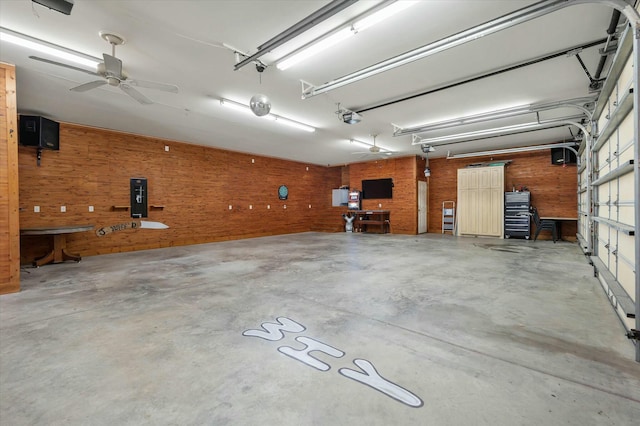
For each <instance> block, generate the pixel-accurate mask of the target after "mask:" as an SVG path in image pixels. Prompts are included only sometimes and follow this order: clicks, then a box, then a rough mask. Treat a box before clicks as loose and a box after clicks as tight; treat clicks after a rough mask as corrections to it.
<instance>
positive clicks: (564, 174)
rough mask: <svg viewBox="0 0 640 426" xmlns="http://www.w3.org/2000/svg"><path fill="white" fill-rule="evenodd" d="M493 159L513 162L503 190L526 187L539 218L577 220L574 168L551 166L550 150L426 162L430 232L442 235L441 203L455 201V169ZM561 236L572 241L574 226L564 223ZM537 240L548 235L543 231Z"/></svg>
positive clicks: (574, 233)
mask: <svg viewBox="0 0 640 426" xmlns="http://www.w3.org/2000/svg"><path fill="white" fill-rule="evenodd" d="M493 160H495V161H498V160H512V162H511V163H510V164H509V165H508V166H507V167H506V169H505V191H511V190H512V189H513V187H516V188H520V187H521V186H526V187H527V188H528V189H529V190H530V191H531V204H532V205H534V206H536V207H537V208H538V211H539V212H540V214H541V215H542V216H562V217H577V210H578V208H577V202H578V201H577V189H578V186H577V185H578V184H577V171H576V165H575V164H574V165H566V166H559V165H552V164H551V151H550V150H542V151H531V152H526V153H518V154H504V155H494V156H492V157H488V156H487V157H474V158H460V159H451V160H447V159H446V158H436V159H430V160H429V164H430V167H431V177H430V178H429V179H430V187H429V232H438V233H440V232H442V202H443V201H456V198H457V184H456V181H457V170H458V169H460V168H463V167H466V166H467V165H469V164H473V163H481V162H486V161H493ZM562 234H563V237H565V238H566V239H568V240H575V235H576V223H574V222H567V223H565V224H563V226H562ZM538 238H539V239H549V238H551V236H550V235H549V233H548V232H543V233H541V234H540V236H539V237H538Z"/></svg>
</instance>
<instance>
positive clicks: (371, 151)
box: [351, 134, 393, 157]
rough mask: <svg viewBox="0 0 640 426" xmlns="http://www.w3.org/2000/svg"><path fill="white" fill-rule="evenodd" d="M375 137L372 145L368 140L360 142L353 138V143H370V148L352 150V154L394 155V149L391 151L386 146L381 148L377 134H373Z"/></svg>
mask: <svg viewBox="0 0 640 426" xmlns="http://www.w3.org/2000/svg"><path fill="white" fill-rule="evenodd" d="M371 136H372V137H373V145H370V144H368V143H366V142H360V141H357V140H355V139H351V143H359V144H361V145H369V149H368V150H367V151H356V152H352V154H359V155H361V156H367V155H374V156H378V157H389V156H391V155H393V152H392V151H389V150H388V149H385V148H380V147H379V146H378V145H376V136H378V135H377V134H376V135H371Z"/></svg>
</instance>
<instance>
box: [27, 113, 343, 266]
mask: <svg viewBox="0 0 640 426" xmlns="http://www.w3.org/2000/svg"><path fill="white" fill-rule="evenodd" d="M165 146H168V147H169V151H168V152H167V151H165ZM19 167H20V208H21V213H20V226H21V227H22V228H29V227H38V226H52V225H82V224H92V225H94V226H95V227H96V228H100V227H102V226H106V225H114V224H118V223H124V222H127V221H130V220H131V217H130V212H129V211H126V210H113V209H112V206H128V205H129V201H130V194H129V179H130V178H146V179H147V180H148V204H149V206H152V205H153V206H164V207H163V208H150V209H149V217H148V218H147V219H146V220H151V221H159V222H163V223H165V224H167V225H169V227H170V228H169V229H167V230H142V229H137V230H125V231H119V232H114V233H112V234H109V235H106V236H104V237H97V236H96V235H95V233H93V232H85V233H81V234H72V235H69V236H68V238H67V247H68V251H69V252H71V253H79V254H81V255H82V256H90V255H98V254H104V253H114V252H126V251H133V250H143V249H152V248H159V247H170V246H180V245H188V244H199V243H207V242H215V241H223V240H231V239H239V238H250V237H259V236H268V235H278V234H287V233H296V232H306V231H339V230H340V225H341V223H340V221H341V220H342V219H341V218H340V217H339V214H340V213H339V212H336V211H335V209H332V208H331V189H332V188H338V187H339V186H340V182H341V171H340V169H339V168H327V167H324V166H316V165H308V164H304V163H298V162H293V161H286V160H281V159H275V158H269V157H261V156H257V155H250V154H243V153H237V152H231V151H225V150H220V149H213V148H207V147H203V146H197V145H190V144H186V143H180V142H174V141H166V140H161V139H156V138H150V137H144V136H137V135H132V134H127V133H120V132H114V131H109V130H103V129H96V128H91V127H84V126H79V125H74V124H69V123H60V151H44V152H43V153H42V163H41V166H40V167H38V166H37V165H36V151H35V149H33V148H30V147H19ZM280 185H287V186H288V188H289V199H288V200H286V201H281V200H279V199H278V195H277V190H278V187H279V186H280ZM34 206H40V213H35V212H34ZM60 206H65V207H66V212H65V213H62V212H61V211H60ZM89 206H93V207H94V212H89ZM229 206H231V209H229ZM268 206H269V207H270V208H268ZM285 206H286V208H285ZM334 216H337V218H336V217H334ZM342 229H343V228H342ZM50 245H51V241H50V238H46V237H22V251H21V261H22V263H23V264H25V263H30V262H32V261H33V259H34V258H35V257H38V256H40V255H43V254H45V253H46V252H47V250H48V249H49V247H50Z"/></svg>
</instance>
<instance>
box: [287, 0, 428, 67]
mask: <svg viewBox="0 0 640 426" xmlns="http://www.w3.org/2000/svg"><path fill="white" fill-rule="evenodd" d="M416 3H418V2H417V1H395V2H393V3H392V4H391V5H389V6H387V7H385V8H384V9H380V10H378V11H377V12H374V13H372V14H370V15H368V16H366V17H364V18H362V19H360V20H358V21H356V22H354V23H352V24H349V25H347V26H346V27H344V28H342V29H341V30H338V31H337V32H335V33H333V34H331V35H329V36H328V37H325V38H322V39H320V40H316V41H314V42H311V43H310V44H308V45H307V47H304V48H303V49H302V50H299V51H298V52H297V53H295V54H293V55H291V56H289V57H288V58H287V59H285V60H283V61H280V62H278V64H277V65H276V67H277V68H278V69H279V70H286V69H287V68H290V67H292V66H293V65H296V64H298V63H300V62H302V61H304V60H305V59H308V58H310V57H312V56H314V55H317V54H318V53H320V52H322V51H324V50H326V49H328V48H330V47H331V46H335V45H336V44H338V43H340V42H341V41H343V40H346V39H347V38H349V37H351V36H353V35H356V34H357V33H358V32H360V31H364V30H366V29H367V28H369V27H372V26H374V25H375V24H377V23H379V22H382V21H384V20H385V19H387V18H389V17H391V16H393V15H395V14H396V13H398V12H400V11H402V10H404V9H406V8H408V7H410V6H413V5H414V4H416Z"/></svg>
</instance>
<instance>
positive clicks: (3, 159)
mask: <svg viewBox="0 0 640 426" xmlns="http://www.w3.org/2000/svg"><path fill="white" fill-rule="evenodd" d="M18 194H19V192H18V117H17V111H16V69H15V67H14V66H13V65H9V64H4V63H0V294H5V293H14V292H17V291H20V218H19V213H18Z"/></svg>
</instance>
